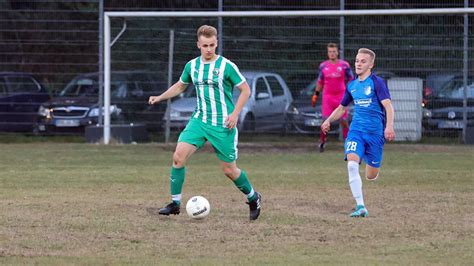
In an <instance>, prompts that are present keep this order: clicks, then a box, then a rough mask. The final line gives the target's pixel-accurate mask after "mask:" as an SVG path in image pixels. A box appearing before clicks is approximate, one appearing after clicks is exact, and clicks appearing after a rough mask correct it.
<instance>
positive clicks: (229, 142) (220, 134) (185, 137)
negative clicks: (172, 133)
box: [178, 118, 239, 163]
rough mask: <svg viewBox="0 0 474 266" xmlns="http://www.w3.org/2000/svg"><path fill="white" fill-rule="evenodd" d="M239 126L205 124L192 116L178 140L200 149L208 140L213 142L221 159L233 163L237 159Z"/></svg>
mask: <svg viewBox="0 0 474 266" xmlns="http://www.w3.org/2000/svg"><path fill="white" fill-rule="evenodd" d="M238 136H239V133H238V131H237V128H233V129H228V128H224V127H216V126H211V125H208V124H205V123H203V122H201V121H199V120H197V119H194V118H191V120H189V122H188V124H187V125H186V128H185V129H184V130H183V132H181V134H180V135H179V139H178V142H186V143H189V144H191V145H194V146H196V147H197V148H198V149H200V148H201V147H202V146H203V145H204V143H206V141H209V143H211V145H212V147H214V151H215V152H216V155H217V158H219V160H221V161H224V162H227V163H231V162H233V161H235V160H237V153H238V150H237V143H238Z"/></svg>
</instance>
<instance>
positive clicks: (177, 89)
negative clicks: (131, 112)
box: [148, 80, 188, 104]
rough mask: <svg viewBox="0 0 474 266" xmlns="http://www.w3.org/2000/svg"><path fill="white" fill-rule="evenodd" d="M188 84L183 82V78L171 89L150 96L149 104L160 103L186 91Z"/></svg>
mask: <svg viewBox="0 0 474 266" xmlns="http://www.w3.org/2000/svg"><path fill="white" fill-rule="evenodd" d="M187 86H188V84H186V83H183V82H182V81H181V80H180V81H178V82H176V83H175V84H173V86H171V87H170V88H169V89H167V90H166V91H165V92H163V93H162V94H160V95H158V96H150V98H149V99H148V103H149V104H155V103H159V102H161V101H165V100H168V99H170V98H173V97H175V96H177V95H179V94H181V93H183V92H184V90H185V89H186V87H187Z"/></svg>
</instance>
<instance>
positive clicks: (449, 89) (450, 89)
mask: <svg viewBox="0 0 474 266" xmlns="http://www.w3.org/2000/svg"><path fill="white" fill-rule="evenodd" d="M471 83H473V80H472V77H468V79H467V84H471ZM463 87H464V80H463V78H460V77H459V78H454V79H452V80H450V81H449V82H448V83H447V84H446V85H445V86H443V88H442V89H441V90H440V92H439V94H438V96H439V97H441V98H443V97H448V98H449V97H451V95H453V93H455V92H454V91H456V90H459V88H461V91H462V88H463Z"/></svg>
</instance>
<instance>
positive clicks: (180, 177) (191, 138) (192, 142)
mask: <svg viewBox="0 0 474 266" xmlns="http://www.w3.org/2000/svg"><path fill="white" fill-rule="evenodd" d="M204 143H205V138H204V136H203V133H202V130H201V129H200V125H199V122H196V121H194V120H191V121H190V122H189V123H188V125H187V126H186V128H185V129H184V130H183V132H182V133H181V134H180V136H179V139H178V145H177V146H176V149H175V152H174V154H173V165H172V166H171V173H170V193H171V200H172V202H171V203H169V204H168V205H166V206H165V207H163V208H162V209H160V211H159V214H162V215H170V214H179V212H180V210H179V209H180V205H181V197H182V190H183V184H184V180H185V177H186V168H185V164H186V162H187V160H188V159H189V157H190V156H191V155H192V154H193V153H194V152H195V151H196V150H197V149H199V148H200V147H202V145H204Z"/></svg>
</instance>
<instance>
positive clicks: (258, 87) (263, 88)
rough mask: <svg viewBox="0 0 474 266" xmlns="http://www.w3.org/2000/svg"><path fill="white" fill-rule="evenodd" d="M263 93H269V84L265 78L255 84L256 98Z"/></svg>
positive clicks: (259, 79)
mask: <svg viewBox="0 0 474 266" xmlns="http://www.w3.org/2000/svg"><path fill="white" fill-rule="evenodd" d="M262 92H264V93H268V88H267V84H266V83H265V80H264V79H263V78H258V79H257V81H256V83H255V96H257V95H258V94H259V93H262Z"/></svg>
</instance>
